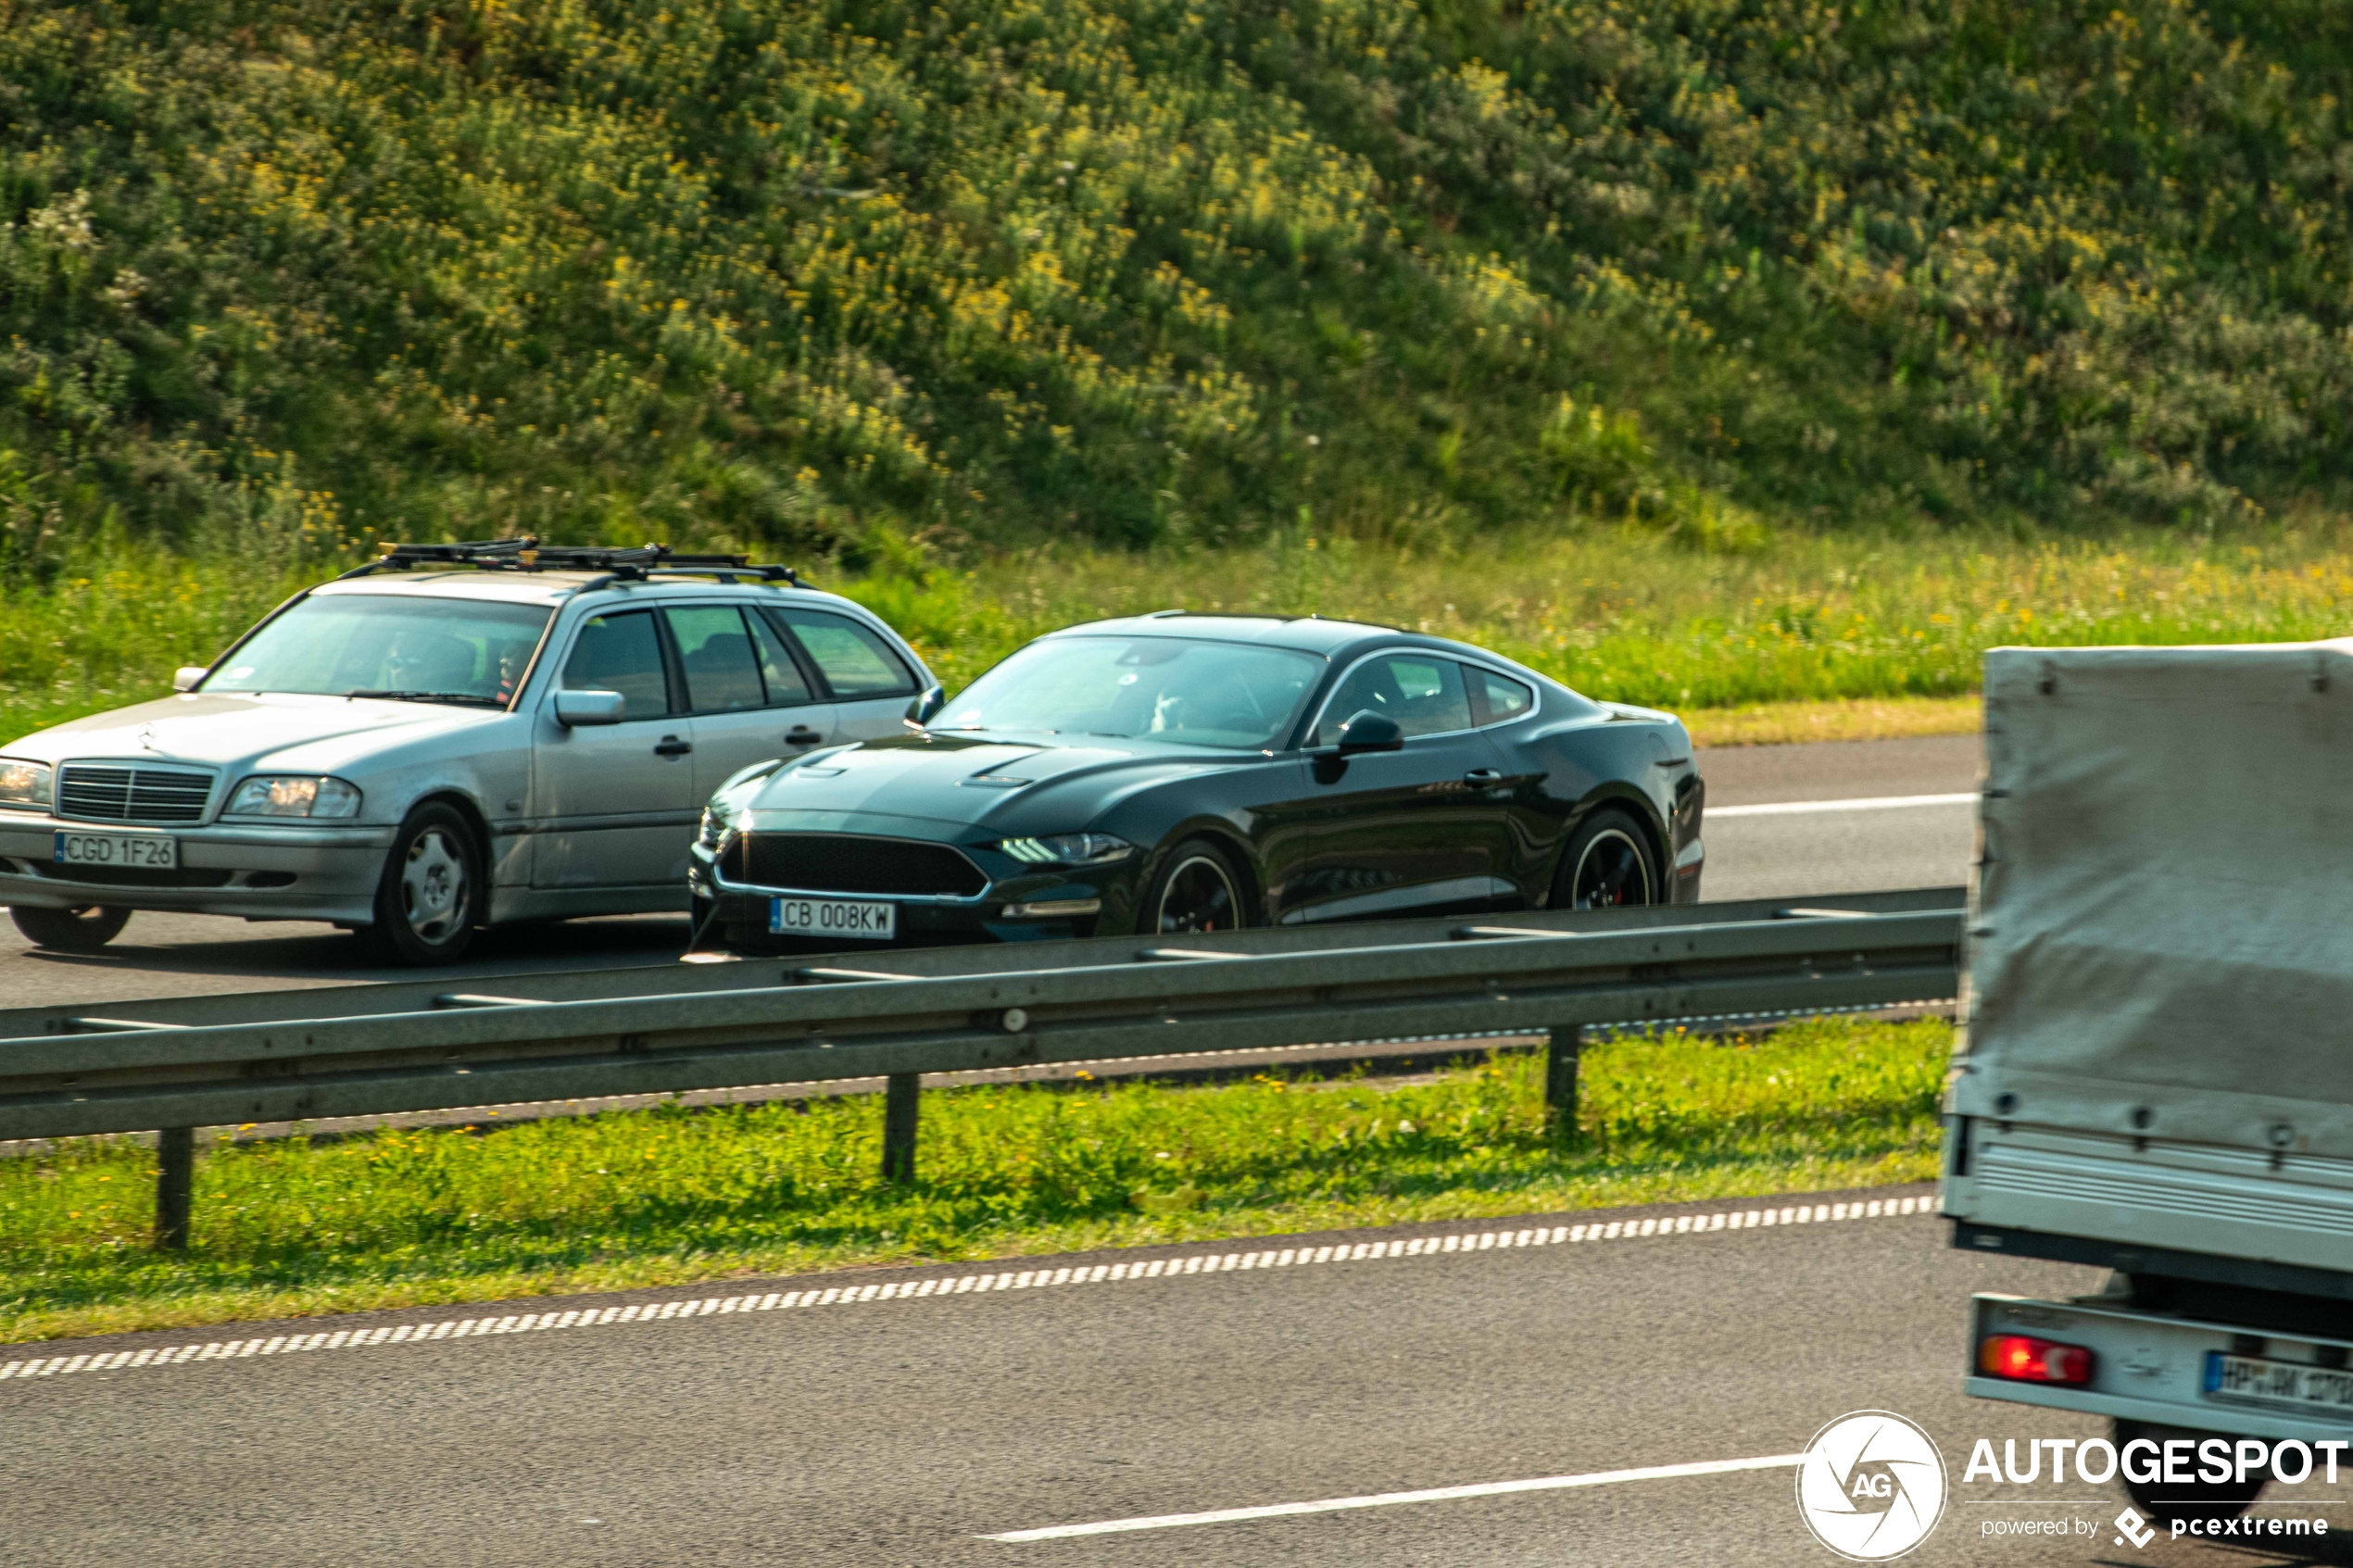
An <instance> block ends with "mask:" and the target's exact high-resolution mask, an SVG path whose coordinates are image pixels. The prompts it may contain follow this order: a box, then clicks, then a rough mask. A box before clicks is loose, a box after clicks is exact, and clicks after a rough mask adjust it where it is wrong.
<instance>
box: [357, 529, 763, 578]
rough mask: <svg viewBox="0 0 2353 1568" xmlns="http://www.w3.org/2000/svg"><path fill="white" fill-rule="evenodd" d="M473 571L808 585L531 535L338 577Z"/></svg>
mask: <svg viewBox="0 0 2353 1568" xmlns="http://www.w3.org/2000/svg"><path fill="white" fill-rule="evenodd" d="M433 566H448V567H459V568H462V567H473V568H475V569H476V570H479V571H596V572H601V573H603V575H602V576H600V577H599V578H598V579H597V580H596V581H595V582H593V583H588V584H587V585H586V586H587V587H592V588H595V587H602V586H604V584H606V583H626V582H636V583H642V582H646V581H648V580H649V579H651V578H654V577H716V578H718V579H719V580H720V581H721V582H723V583H734V582H736V581H738V580H740V579H743V578H749V579H751V580H752V581H754V582H757V583H790V584H791V585H792V586H794V587H796V588H799V587H801V586H804V584H803V583H801V580H800V575H799V573H798V572H796V571H793V569H792V568H791V567H788V566H755V565H753V564H752V561H751V558H750V557H749V556H709V555H679V554H677V553H675V552H673V550H672V549H671V547H670V546H667V545H639V546H609V545H542V544H541V543H540V542H539V541H538V540H537V539H536V538H535V537H533V536H532V535H530V534H528V533H525V534H520V535H518V536H516V537H515V538H512V539H475V540H471V541H468V542H466V543H463V544H452V545H396V544H387V545H385V546H384V555H383V556H382V557H380V558H377V559H375V560H372V561H370V562H369V563H368V564H367V565H365V566H357V567H354V568H352V569H351V570H350V571H346V572H345V573H344V574H343V576H342V577H338V578H337V579H336V580H335V581H337V582H339V583H340V582H342V581H343V580H344V578H349V577H365V576H367V575H368V574H369V573H371V572H375V571H407V570H411V569H414V568H418V567H433Z"/></svg>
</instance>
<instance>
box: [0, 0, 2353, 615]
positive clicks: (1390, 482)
mask: <svg viewBox="0 0 2353 1568" xmlns="http://www.w3.org/2000/svg"><path fill="white" fill-rule="evenodd" d="M2349 43H2353V12H2348V11H2347V9H2346V8H2345V7H2344V6H2340V5H2330V4H2324V3H2322V0H2267V3H2265V4H2263V5H2260V6H2258V5H2255V4H2253V3H2252V0H2245V3H2241V0H2228V3H2219V0H2218V3H2208V4H2205V5H2198V4H2193V3H2190V0H2097V3H2085V0H1957V3H1956V4H1952V5H1940V6H1931V5H1928V4H1926V3H1924V0H1866V3H1862V4H1829V3H1822V0H1646V3H1644V4H1641V5H1636V4H1633V3H1631V0H1422V3H1421V4H1415V3H1412V0H1254V3H1252V4H1237V3H1233V0H926V3H925V4H923V5H913V4H908V3H904V0H540V3H538V4H534V5H531V6H509V5H507V4H504V3H502V0H373V3H365V0H208V3H207V4H202V5H195V4H187V3H185V0H126V3H120V4H117V3H110V0H0V524H5V529H6V534H5V544H4V545H0V566H5V567H6V570H7V571H10V572H11V573H12V574H15V575H18V576H19V579H20V580H21V578H22V576H23V575H24V574H26V573H31V574H34V575H35V576H37V575H38V574H39V573H41V572H42V571H44V570H51V569H52V565H53V563H54V561H55V559H56V558H57V555H58V554H59V552H60V551H61V550H66V549H68V548H69V546H70V544H71V542H72V541H73V540H74V539H76V538H77V537H80V536H82V535H84V534H86V533H88V532H90V531H93V530H96V529H100V528H103V527H107V526H108V525H109V524H111V525H113V526H118V527H120V528H122V529H125V530H129V531H132V533H134V536H135V535H136V534H138V533H142V532H145V533H160V534H165V535H169V536H171V537H174V538H176V539H179V540H181V541H183V542H185V543H188V544H190V545H192V546H197V547H202V548H224V547H231V546H234V547H238V548H240V549H242V550H244V551H247V552H250V551H252V550H254V549H257V548H258V549H264V550H267V551H268V552H269V553H270V554H271V557H272V558H273V561H275V562H276V563H277V564H279V565H281V566H283V565H284V564H286V563H287V562H289V561H291V560H294V559H296V558H299V557H301V556H303V555H305V554H307V553H310V552H318V553H321V554H328V555H332V554H338V553H341V552H343V551H346V550H347V549H348V548H349V547H350V546H349V544H348V542H349V541H354V540H357V539H359V538H361V537H362V536H364V535H365V534H367V533H381V534H390V535H410V536H413V535H425V534H459V535H478V534H484V533H499V532H505V531H508V530H510V529H533V530H537V531H541V532H543V533H548V534H550V535H554V536H584V535H604V536H609V537H619V538H631V537H636V536H640V535H647V534H651V535H666V536H672V537H678V538H695V539H702V540H711V539H718V538H726V537H735V538H739V539H753V538H758V539H763V540H768V541H775V542H786V541H789V542H792V543H794V544H796V545H797V546H800V547H802V548H807V547H811V546H817V547H824V546H827V545H828V544H831V543H839V542H848V543H849V544H851V545H853V546H857V547H858V548H859V549H861V550H863V551H865V552H868V553H870V554H871V553H872V552H874V551H875V550H877V549H883V550H887V549H889V548H892V547H894V545H893V541H896V540H903V539H907V538H911V537H913V538H923V537H929V538H933V539H948V540H952V539H956V538H960V537H961V538H974V539H978V540H982V541H986V542H991V543H1003V542H1013V541H1018V540H1022V539H1026V538H1035V537H1038V536H1041V535H1055V536H1063V537H1070V536H1081V537H1085V538H1088V539H1091V540H1095V541H1099V542H1105V543H1133V542H1138V541H1142V540H1147V539H1151V540H1171V539H1186V538H1193V539H1201V540H1204V541H1213V542H1214V541H1218V540H1223V539H1227V538H1229V537H1232V536H1235V535H1247V534H1252V533H1262V532H1264V531H1265V529H1266V528H1267V527H1268V526H1269V525H1271V524H1281V525H1284V526H1291V525H1295V524H1296V523H1297V522H1298V521H1299V520H1300V518H1301V516H1302V513H1303V512H1304V513H1306V514H1308V515H1311V516H1312V517H1313V519H1314V520H1315V526H1316V527H1317V528H1318V529H1319V530H1320V531H1323V532H1325V533H1331V532H1335V531H1337V532H1340V533H1354V534H1359V535H1369V536H1379V537H1388V538H1392V539H1396V538H1402V539H1406V540H1413V539H1416V538H1422V539H1426V538H1428V537H1429V536H1431V535H1432V534H1437V533H1443V534H1459V533H1464V532H1466V531H1468V530H1471V529H1475V528H1478V527H1483V526H1490V525H1495V524H1503V523H1510V524H1516V525H1522V526H1525V525H1530V524H1537V525H1543V524H1550V523H1555V522H1556V523H1560V524H1567V523H1570V522H1573V521H1575V520H1577V519H1579V518H1580V517H1581V518H1592V517H1597V516H1598V517H1606V518H1609V519H1611V520H1614V521H1619V520H1626V519H1629V518H1630V519H1632V520H1633V521H1635V522H1637V523H1638V524H1640V525H1642V526H1643V527H1646V528H1652V529H1656V530H1659V531H1663V532H1671V533H1674V534H1675V535H1676V536H1678V537H1679V538H1683V539H1688V540H1689V541H1690V542H1692V543H1693V544H1695V545H1698V546H1705V547H1707V548H1711V549H1717V550H1735V551H1736V550H1740V549H1743V548H1746V547H1750V546H1753V545H1754V544H1755V541H1756V540H1757V539H1758V538H1759V537H1760V536H1761V533H1762V530H1763V529H1764V528H1766V527H1769V526H1770V525H1772V524H1773V523H1775V522H1778V521H1786V520H1789V519H1793V518H1809V519H1810V518H1819V519H1821V520H1824V521H1831V522H1838V521H1850V520H1861V521H1873V522H1879V521H1896V522H1899V523H1900V522H1905V521H1913V520H1919V519H1946V518H1955V519H1972V520H1991V521H2012V520H2018V519H2032V520H2035V521H2078V522H2099V521H2113V520H2118V519H2125V518H2130V519H2136V520H2141V521H2152V522H2158V523H2167V524H2171V523H2191V524H2198V525H2205V526H2211V525H2213V524H2214V523H2216V522H2218V521H2224V520H2227V519H2231V518H2233V517H2246V516H2250V515H2252V514H2253V513H2254V512H2255V511H2257V510H2264V511H2269V512H2271V513H2274V514H2276V513H2280V512H2284V511H2294V510H2298V509H2306V508H2335V507H2336V506H2337V505H2338V504H2339V501H2340V497H2341V495H2342V494H2343V492H2344V491H2345V489H2346V484H2347V478H2348V473H2347V467H2348V464H2353V441H2348V439H2347V436H2348V430H2347V425H2348V421H2353V339H2348V310H2347V302H2348V294H2347V281H2348V280H2347V267H2348V258H2353V243H2348V242H2353V234H2349V233H2348V226H2349V224H2353V220H2348V204H2347V182H2348V180H2353V139H2348V136H2347V128H2346V105H2345V102H2344V100H2345V96H2346V84H2347V61H2348V56H2349V55H2353V50H2348V44H2349Z"/></svg>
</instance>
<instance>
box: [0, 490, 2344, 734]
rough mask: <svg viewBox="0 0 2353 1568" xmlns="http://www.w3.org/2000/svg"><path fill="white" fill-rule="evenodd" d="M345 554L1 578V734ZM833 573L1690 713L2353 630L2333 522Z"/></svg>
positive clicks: (1219, 555)
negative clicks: (1395, 633)
mask: <svg viewBox="0 0 2353 1568" xmlns="http://www.w3.org/2000/svg"><path fill="white" fill-rule="evenodd" d="M332 565H333V561H332V560H329V559H325V558H312V559H311V560H310V561H309V562H308V564H307V565H306V564H304V563H303V562H301V561H300V560H299V559H297V560H296V562H293V563H284V562H282V563H280V564H278V565H276V566H265V565H264V564H261V563H260V562H255V563H252V564H237V563H235V562H233V560H232V559H230V558H226V557H223V556H214V557H211V558H187V557H179V556H170V555H161V556H158V555H157V554H155V553H153V552H150V551H147V550H145V549H143V548H140V547H139V546H135V545H133V544H131V543H130V542H128V541H124V540H118V541H116V542H114V543H112V544H110V545H107V546H105V547H103V548H100V547H92V548H90V549H88V550H86V551H84V552H82V553H80V554H79V555H77V557H76V558H75V561H74V564H73V570H72V571H69V572H67V573H61V574H60V575H59V576H58V577H57V579H56V580H55V581H54V582H53V583H51V584H49V585H48V586H47V587H45V588H43V587H35V586H33V585H31V584H28V583H19V584H18V585H16V586H14V587H9V586H6V585H0V743H5V742H6V740H7V739H10V738H13V737H14V736H16V735H18V734H24V733H26V732H27V731H30V730H32V729H36V728H39V727H40V726H42V725H44V724H47V723H53V722H56V721H59V720H61V719H65V718H68V717H71V716H74V715H77V714H81V713H86V712H92V711H95V710H97V709H105V708H109V707H114V706H118V705H120V704H122V703H125V702H130V701H134V700H138V699H141V698H144V697H147V696H159V695H161V694H162V693H164V692H165V691H166V690H168V689H169V681H170V671H171V670H172V668H173V666H175V665H178V664H182V663H204V662H208V661H209V660H210V659H212V657H213V656H214V655H215V654H216V653H217V652H219V651H220V648H222V647H223V646H226V644H227V643H228V641H229V640H230V639H231V638H232V637H233V636H234V635H235V634H236V633H237V632H238V631H239V630H242V629H243V627H244V626H245V624H246V623H247V621H249V620H250V619H252V618H253V617H255V616H258V615H259V614H261V613H262V612H263V611H264V610H266V609H267V608H269V607H270V606H271V605H272V604H274V603H276V602H277V600H278V599H280V598H281V597H283V596H284V595H285V594H287V593H290V592H292V591H293V590H294V589H295V588H296V587H297V586H299V585H300V584H301V583H304V582H306V581H315V580H316V579H317V578H318V577H319V576H321V575H324V574H325V573H326V572H327V571H329V570H330V568H331V566H332ZM817 566H818V570H817V571H816V576H817V579H818V581H819V583H820V584H821V585H824V586H829V587H836V588H839V589H841V590H842V591H844V592H847V593H849V594H850V595H852V596H856V597H858V598H860V599H862V600H864V601H865V602H866V603H868V604H869V605H871V606H873V607H874V608H875V609H877V610H879V611H881V612H882V613H883V614H884V615H885V616H886V617H887V619H889V620H890V621H892V622H893V623H894V624H896V625H897V626H898V627H899V628H900V630H901V631H902V632H903V633H906V634H907V635H908V636H909V637H910V638H911V639H912V641H913V642H914V643H915V644H916V646H918V647H920V648H921V649H922V650H923V653H924V655H925V658H926V659H928V660H930V661H931V663H932V666H933V668H934V669H935V670H937V671H939V673H940V674H941V675H942V677H943V678H944V679H945V680H946V681H947V682H948V684H949V685H950V687H951V688H953V687H955V686H958V685H961V684H963V682H964V681H966V680H968V679H970V678H971V677H972V676H973V675H974V674H975V673H977V672H978V671H981V670H983V669H985V668H987V666H988V665H989V664H990V663H992V662H993V661H995V660H996V659H999V658H1001V657H1002V656H1003V655H1004V654H1005V653H1007V652H1009V651H1010V650H1011V649H1013V647H1015V646H1018V645H1019V644H1020V643H1021V642H1022V641H1024V640H1025V639H1026V638H1028V637H1031V636H1034V635H1037V634H1038V633H1042V632H1046V631H1051V630H1052V629H1054V628H1056V627H1059V626H1063V625H1067V624H1069V623H1071V622H1073V621H1085V620H1089V619H1093V618H1096V617H1100V616H1106V615H1116V614H1123V613H1127V612H1131V611H1136V610H1142V609H1156V608H1164V607H1166V606H1170V605H1181V606H1185V607H1188V608H1192V609H1196V610H1212V609H1221V608H1222V609H1260V610H1276V611H1281V612H1284V613H1292V614H1305V613H1315V612H1319V613H1322V614H1325V615H1334V616H1359V617H1364V618H1367V619H1370V620H1374V621H1387V622H1391V623H1394V624H1399V625H1404V626H1411V627H1416V628H1419V629H1423V630H1427V631H1431V632H1437V633H1443V634H1446V635H1450V636H1457V637H1463V638H1466V639H1468V640H1469V641H1472V642H1475V643H1480V644H1483V645H1485V646H1490V647H1493V648H1495V649H1497V650H1499V651H1501V652H1503V653H1505V654H1508V655H1510V656H1512V657H1513V658H1516V659H1522V660H1525V661H1526V662H1527V663H1529V664H1530V665H1532V666H1534V667H1535V668H1537V669H1539V670H1542V671H1546V672H1548V673H1551V674H1553V675H1556V676H1558V677H1559V678H1561V679H1562V680H1565V681H1567V682H1568V683H1569V684H1571V685H1573V686H1575V687H1577V688H1579V690H1582V691H1584V692H1586V693H1588V694H1589V695H1592V696H1598V697H1605V698H1613V699H1617V700H1623V701H1630V702H1641V703H1651V704H1656V705H1659V706H1663V707H1668V708H1676V709H1717V708H1728V707H1734V706H1738V705H1743V704H1755V703H1775V702H1796V701H1830V700H1840V699H1856V698H1873V697H1907V696H1949V695H1954V694H1959V693H1965V692H1969V691H1971V690H1973V689H1975V687H1976V685H1977V680H1978V669H1979V661H1980V659H1982V655H1983V653H1984V650H1985V649H1986V648H1988V647H1992V646H1998V645H2001V644H2005V643H2077V644H2080V643H2103V642H2122V643H2183V642H2190V643H2199V642H2246V641H2270V640H2282V639H2300V638H2309V637H2331V636H2336V635H2340V634H2342V633H2346V632H2347V630H2348V629H2353V547H2348V546H2347V541H2346V538H2345V536H2344V535H2342V534H2341V533H2337V532H2335V531H2334V530H2321V529H2314V530H2311V531H2294V530H2267V531H2261V532H2259V533H2246V534H2244V535H2242V536H2239V537H2235V538H2224V539H2221V540H2208V539H2204V538H2200V537H2196V536H2188V537H2184V536H2177V535H2174V534H2171V533H2164V532H2161V531H2156V530H2141V531H2135V532H2131V533H2117V534H2114V535H2111V536H2110V537H2108V538H2106V539H2103V540H2097V541H2094V540H2049V539H2029V540H2027V541H2024V542H2020V541H2018V540H2014V539H2010V538H2007V537H2006V536H1999V535H1988V534H1980V535H1975V536H1970V537H1956V536H1953V535H1948V534H1944V533H1915V534H1913V535H1910V536H1903V535H1897V534H1893V533H1884V534H1882V533H1820V534H1813V533H1791V534H1783V535H1777V536H1776V537H1774V538H1773V539H1771V540H1770V541H1768V542H1767V543H1765V544H1763V545H1761V546H1759V547H1758V548H1756V549H1755V550H1753V551H1748V552H1743V553H1740V554H1730V555H1728V554H1709V553H1695V552H1692V551H1690V550H1687V549H1683V548H1680V547H1678V546H1675V545H1674V544H1673V543H1672V542H1669V541H1663V540H1660V539H1658V538H1656V537H1655V536H1652V535H1649V534H1645V533H1641V532H1639V531H1628V530H1624V529H1618V528H1605V529H1595V530H1591V531H1588V532H1585V533H1579V534H1573V535H1570V536H1568V537H1565V538H1546V537H1542V536H1535V535H1528V534H1512V535H1504V536H1499V537H1491V538H1489V539H1486V540H1483V541H1478V542H1471V543H1465V544H1459V545H1457V544H1454V543H1453V542H1451V541H1448V540H1445V539H1440V540H1437V541H1434V542H1432V543H1430V544H1429V545H1427V546H1422V547H1408V546H1398V545H1393V544H1392V545H1373V544H1366V543H1364V542H1361V541H1357V540H1353V539H1350V538H1346V537H1341V538H1337V539H1332V538H1324V537H1321V536H1318V535H1315V534H1312V533H1311V534H1294V535H1288V536H1284V537H1281V538H1278V539H1276V540H1274V541H1272V542H1270V543H1267V544H1263V545H1254V546H1229V547H1224V548H1212V547H1210V546H1161V547H1159V548H1157V549H1155V550H1151V551H1145V552H1131V551H1099V550H1093V549H1089V548H1087V547H1085V546H1054V547H1039V548H1037V549H1032V550H1026V551H1017V552H992V553H987V554H981V555H976V556H975V557H973V558H970V559H969V560H968V561H966V562H964V563H963V564H959V563H958V562H957V561H956V560H955V559H953V558H937V557H927V556H926V555H925V552H923V551H920V550H914V549H905V550H902V551H901V552H900V556H899V558H896V559H895V560H892V561H889V562H886V563H883V564H882V565H880V566H879V567H877V568H876V569H874V570H871V571H867V572H864V573H862V574H861V573H858V572H854V571H849V569H848V568H846V567H844V566H843V565H841V564H840V563H839V562H835V563H832V564H831V565H827V564H826V563H824V562H823V561H822V560H821V561H820V562H818V563H817ZM1898 717H1899V718H1900V715H1899V716H1898ZM1841 733H1850V732H1846V731H1842V732H1841Z"/></svg>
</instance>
